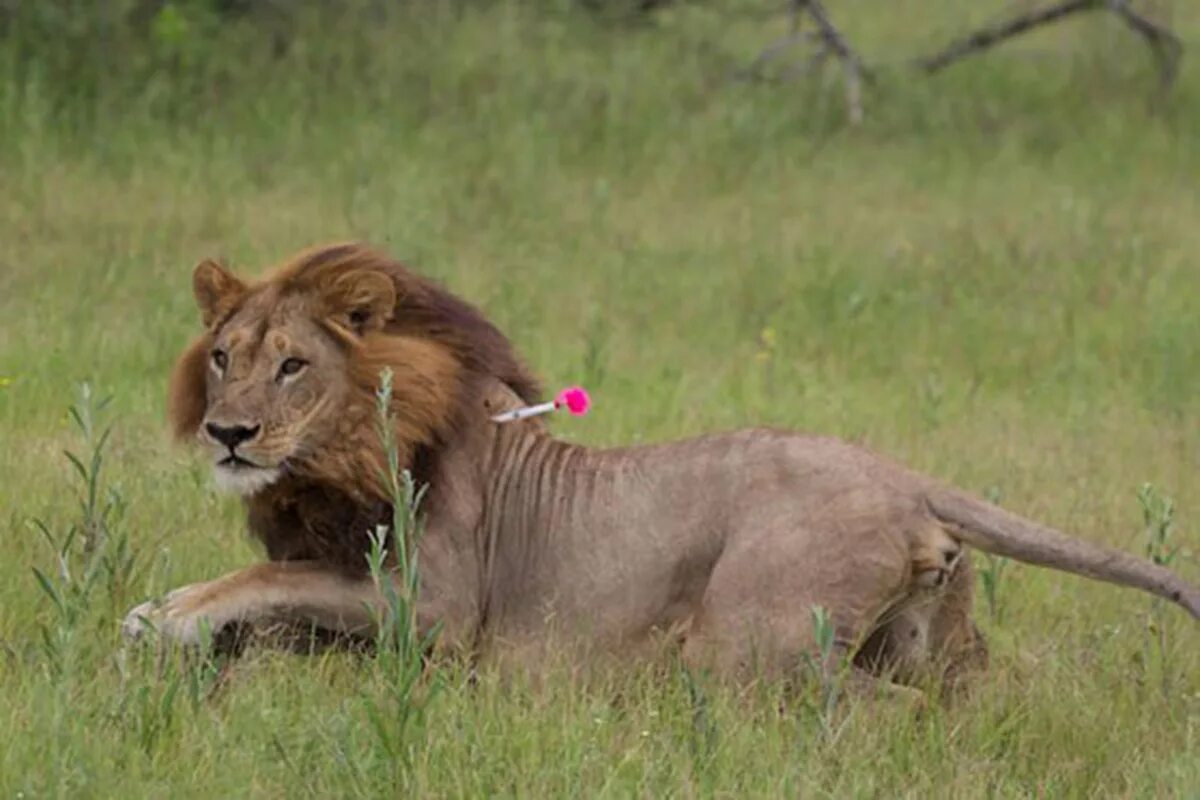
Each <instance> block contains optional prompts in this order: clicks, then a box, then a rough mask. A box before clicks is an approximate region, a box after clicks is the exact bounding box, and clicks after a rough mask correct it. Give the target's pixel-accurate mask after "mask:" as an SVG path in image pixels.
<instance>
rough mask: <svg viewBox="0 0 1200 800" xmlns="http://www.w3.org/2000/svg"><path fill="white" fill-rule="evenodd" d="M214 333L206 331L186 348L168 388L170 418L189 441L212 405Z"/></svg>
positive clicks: (180, 436) (179, 434)
mask: <svg viewBox="0 0 1200 800" xmlns="http://www.w3.org/2000/svg"><path fill="white" fill-rule="evenodd" d="M211 349H212V336H211V335H210V334H207V333H206V334H204V335H202V336H201V337H200V338H198V339H196V340H195V341H194V342H192V343H191V344H190V345H188V348H187V349H186V350H184V351H183V354H182V355H181V356H180V357H179V360H178V361H176V362H175V367H174V368H173V369H172V370H171V382H170V384H169V388H168V389H167V419H168V420H170V423H171V431H172V432H173V433H174V434H175V438H176V439H179V440H181V441H187V440H189V439H191V438H192V437H193V436H195V435H196V431H197V430H198V429H199V428H200V423H201V422H203V421H204V413H205V411H207V408H208V396H207V392H206V389H205V387H206V384H205V381H206V380H207V375H208V358H209V356H208V354H209V351H210V350H211Z"/></svg>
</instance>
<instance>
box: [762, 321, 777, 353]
mask: <svg viewBox="0 0 1200 800" xmlns="http://www.w3.org/2000/svg"><path fill="white" fill-rule="evenodd" d="M758 339H759V341H760V342H762V346H763V347H764V348H766V349H767V350H774V349H775V329H774V328H772V327H769V326H768V327H766V328H763V329H762V333H760V334H759V335H758Z"/></svg>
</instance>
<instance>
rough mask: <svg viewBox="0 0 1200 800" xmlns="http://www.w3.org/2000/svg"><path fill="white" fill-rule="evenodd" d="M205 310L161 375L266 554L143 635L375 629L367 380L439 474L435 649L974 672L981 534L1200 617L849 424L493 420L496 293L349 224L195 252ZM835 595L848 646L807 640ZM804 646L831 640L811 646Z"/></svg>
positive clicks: (1120, 566)
mask: <svg viewBox="0 0 1200 800" xmlns="http://www.w3.org/2000/svg"><path fill="white" fill-rule="evenodd" d="M193 290H194V294H195V298H196V302H197V304H198V306H199V309H200V316H201V320H202V322H203V327H204V330H203V333H201V334H200V335H199V336H198V338H196V339H195V341H193V342H192V343H191V344H190V345H189V346H188V347H187V348H186V350H185V351H184V352H183V354H182V356H181V357H180V358H179V361H178V363H177V364H176V365H175V367H174V370H173V373H172V375H171V379H170V389H169V403H168V405H169V419H170V422H171V425H172V427H173V430H174V433H175V435H176V436H177V437H179V438H180V439H183V440H188V441H197V442H199V443H200V444H201V445H202V446H203V447H204V449H205V450H207V453H208V455H209V457H210V458H211V460H212V467H213V472H214V475H215V480H216V483H217V484H218V485H219V486H220V487H223V488H225V489H227V490H230V491H232V492H236V493H238V494H240V495H241V496H242V498H243V500H244V503H245V507H246V514H247V520H248V527H249V530H250V531H251V533H252V534H253V535H254V536H255V537H257V539H259V540H260V541H261V542H262V544H263V545H264V547H265V550H266V555H267V558H268V560H267V562H265V563H261V564H257V565H254V566H250V567H247V568H245V569H242V570H240V571H236V572H233V573H230V574H228V575H225V576H224V577H220V578H217V579H216V580H213V581H209V582H204V583H197V584H193V585H189V586H184V587H182V588H179V589H176V590H174V591H172V592H170V593H169V594H168V595H167V596H166V597H165V598H163V599H162V600H161V601H151V602H147V603H143V604H142V605H139V606H138V607H137V608H135V609H133V610H132V611H131V612H130V613H129V614H128V616H127V617H126V618H125V620H124V622H123V626H122V627H123V631H124V633H125V634H126V636H129V637H133V638H137V637H139V636H142V635H143V634H145V633H147V632H149V631H154V632H156V633H157V635H158V636H159V637H161V638H162V639H163V640H167V641H173V642H178V643H182V644H185V645H195V644H197V643H198V642H199V641H200V639H201V635H202V634H201V631H202V630H203V629H207V630H210V631H221V630H224V629H227V628H229V627H231V626H249V627H250V628H252V629H253V628H260V627H262V628H265V627H268V626H271V625H277V624H282V625H297V626H311V628H312V629H314V630H321V631H326V632H332V633H334V634H338V635H345V636H349V637H354V636H359V637H370V635H371V634H372V627H373V625H374V620H376V619H378V615H377V614H376V613H374V612H375V611H377V610H378V609H379V608H380V607H381V605H380V604H381V603H382V602H383V601H382V599H381V592H380V591H379V588H378V587H377V585H376V583H375V582H373V580H372V579H371V577H370V575H369V574H368V570H367V562H366V558H365V554H366V553H367V551H368V549H369V547H370V538H369V535H370V532H371V531H372V530H374V529H375V527H376V526H378V525H386V524H388V523H389V522H390V520H391V518H392V510H393V509H392V506H391V497H390V495H389V493H388V491H387V489H386V488H385V486H384V482H383V481H382V480H381V478H380V475H381V469H382V468H383V465H384V464H385V456H384V452H383V447H382V445H381V443H380V437H379V435H378V433H379V431H378V425H377V422H376V419H377V409H376V402H377V401H376V393H377V388H378V386H379V381H380V375H381V371H382V370H384V369H385V368H386V369H390V370H391V372H392V374H393V376H394V377H393V386H394V390H393V393H392V395H391V400H390V404H391V405H390V412H391V418H392V420H393V423H392V428H393V433H394V435H395V441H396V443H397V447H398V448H399V450H400V461H401V465H402V466H403V467H405V468H407V469H409V470H411V472H412V474H413V476H414V478H415V480H416V481H417V482H418V483H419V484H420V485H422V486H425V487H426V488H427V492H426V494H425V497H424V501H423V504H422V507H421V509H422V510H421V513H422V519H423V533H422V536H421V538H420V540H419V557H420V566H421V569H420V575H419V588H418V592H417V597H416V598H415V604H416V609H417V619H418V624H419V626H420V627H421V629H422V630H423V631H428V630H431V629H432V628H433V626H434V625H435V624H436V625H439V628H438V630H439V633H438V637H437V645H436V646H437V647H439V648H445V649H449V650H452V651H456V652H462V653H468V654H474V655H476V656H478V655H485V654H487V653H488V652H492V651H497V652H499V651H501V650H503V649H504V646H505V645H507V646H509V647H511V648H515V649H516V650H517V651H524V650H525V648H529V647H532V648H535V649H536V648H538V647H540V646H542V645H544V644H545V643H547V642H549V641H551V640H552V639H555V638H559V639H562V638H563V637H564V636H565V637H566V639H573V640H577V641H579V642H581V643H585V644H587V645H588V646H589V647H592V648H596V649H597V650H601V649H602V650H605V651H608V652H615V653H623V652H624V653H627V652H630V651H631V650H632V649H633V648H635V647H636V646H638V645H639V644H640V643H644V642H647V641H650V640H651V639H653V638H654V637H656V636H660V635H661V634H663V632H667V633H668V634H669V636H668V638H671V640H672V641H673V642H677V644H678V648H679V650H678V651H677V652H678V653H679V656H680V657H681V658H682V659H683V661H684V663H685V664H687V665H688V666H694V667H697V668H703V669H708V670H711V671H713V672H716V673H717V674H720V675H727V676H731V677H733V678H734V679H740V678H743V677H744V676H751V675H753V676H761V675H793V674H795V673H796V672H797V668H798V666H799V665H800V664H801V663H807V664H812V663H816V662H817V661H820V663H821V664H824V665H826V666H830V667H833V666H836V667H838V668H843V667H844V668H846V669H847V670H850V671H851V672H852V673H853V674H855V675H861V676H865V677H866V678H867V679H868V680H869V681H876V682H878V681H879V680H880V679H881V678H882V679H885V680H886V681H887V682H888V683H890V684H892V685H903V684H910V685H911V684H913V683H915V682H916V681H917V680H918V679H919V678H920V677H921V676H925V675H928V674H930V672H931V671H933V673H934V674H935V675H936V676H940V677H941V678H944V679H947V680H951V679H953V678H954V677H955V676H957V675H959V674H963V673H967V672H974V671H977V670H979V669H983V668H984V667H985V666H986V664H987V646H986V643H985V642H984V641H983V639H982V637H981V635H980V634H979V631H978V630H977V628H976V626H975V624H974V622H973V621H972V611H971V607H972V597H973V577H972V570H971V564H970V560H969V558H968V548H975V549H979V550H982V551H985V552H988V553H993V554H996V555H999V556H1007V557H1010V558H1013V559H1017V560H1020V561H1023V562H1026V563H1029V564H1035V565H1040V566H1044V567H1051V568H1054V569H1057V570H1062V571H1065V572H1070V573H1075V574H1077V575H1083V576H1086V577H1089V578H1094V579H1097V580H1102V581H1109V582H1112V583H1115V584H1119V585H1123V586H1129V587H1134V588H1138V589H1142V590H1144V591H1146V592H1149V593H1151V594H1154V595H1157V596H1159V597H1163V598H1167V599H1169V600H1171V601H1173V602H1175V603H1178V604H1179V605H1181V606H1183V607H1184V608H1185V609H1186V610H1187V611H1188V612H1190V613H1191V615H1192V616H1193V617H1200V591H1197V589H1196V588H1195V587H1194V586H1191V585H1189V584H1188V583H1186V582H1184V581H1183V580H1182V579H1180V578H1179V577H1178V576H1177V575H1176V574H1174V573H1173V572H1172V571H1170V570H1168V569H1167V568H1165V567H1163V566H1159V565H1156V564H1153V563H1150V562H1148V561H1144V560H1142V559H1139V558H1136V557H1133V556H1131V555H1127V554H1125V553H1122V552H1118V551H1116V550H1112V549H1109V548H1107V547H1103V546H1100V545H1097V544H1093V543H1089V542H1086V541H1083V540H1080V539H1077V538H1073V537H1070V536H1068V535H1066V534H1064V533H1061V532H1059V531H1057V530H1053V529H1051V528H1049V527H1045V526H1043V525H1040V524H1037V523H1035V522H1032V521H1030V520H1027V519H1024V518H1022V517H1020V516H1017V515H1016V514H1013V513H1010V512H1008V511H1005V510H1002V509H1000V508H998V507H996V506H994V505H992V504H990V503H987V502H985V501H983V500H981V499H979V498H977V497H975V496H973V495H971V494H969V493H966V492H962V491H959V490H957V489H954V488H950V487H948V486H945V485H943V484H941V483H939V482H937V481H936V480H934V479H933V478H930V477H927V476H925V475H922V474H919V473H917V472H914V471H911V470H909V469H907V468H905V467H903V466H900V465H898V464H896V463H893V462H891V461H889V460H887V459H886V458H884V457H882V456H880V455H877V454H875V453H874V452H872V451H870V450H868V449H867V448H865V447H862V446H859V445H855V444H851V443H848V442H845V441H841V440H838V439H836V438H830V437H825V436H814V435H807V434H802V433H797V432H791V431H785V430H777V429H752V430H742V431H736V432H731V433H721V434H713V435H706V436H701V437H699V438H695V439H691V440H688V441H680V442H671V443H665V444H654V445H645V446H637V447H629V448H616V449H592V448H588V447H584V446H580V445H576V444H571V443H567V442H564V441H561V440H558V439H555V438H554V437H553V436H552V435H551V434H550V433H549V431H548V430H547V428H546V426H545V424H544V422H542V421H540V420H539V419H537V418H530V419H526V420H523V421H519V422H513V423H506V424H498V423H496V422H494V421H493V420H492V416H493V415H495V414H497V413H499V412H502V411H505V410H509V409H512V408H516V407H520V406H522V405H525V404H529V403H534V402H536V401H538V399H539V398H540V396H541V388H540V386H539V383H538V381H537V379H536V378H535V377H533V375H532V374H531V373H530V371H529V369H528V368H527V367H526V366H525V364H524V363H523V362H522V360H521V359H520V358H519V357H518V355H517V354H516V353H515V352H514V348H513V347H512V345H511V344H510V343H509V341H508V339H506V338H505V336H504V335H503V334H502V333H501V332H500V331H499V330H498V329H497V328H496V327H495V326H494V325H493V324H492V323H490V322H489V321H488V320H487V319H486V318H485V317H484V316H483V314H482V313H481V312H480V311H478V310H477V309H476V308H475V307H473V306H472V305H470V304H468V303H467V302H465V301H463V300H461V299H459V298H458V297H456V296H455V295H453V294H451V293H450V292H449V291H447V290H446V289H444V288H442V287H441V286H439V285H437V284H435V283H434V282H432V281H431V280H428V279H426V278H423V277H421V276H419V275H417V274H415V273H414V272H412V271H410V270H409V269H407V268H406V267H404V266H403V265H401V264H400V263H398V262H397V261H395V260H392V259H391V258H389V257H388V256H386V255H384V254H382V253H380V252H378V251H376V250H374V249H371V248H370V247H368V246H366V245H362V244H357V243H339V244H331V245H326V246H321V247H317V248H315V249H310V250H306V251H304V252H301V253H299V254H298V255H295V256H294V257H292V258H290V259H289V260H287V261H286V262H285V263H284V264H283V265H282V266H280V267H279V268H277V269H276V270H275V271H274V272H273V273H271V274H270V275H269V276H268V277H266V278H264V279H262V280H259V281H257V282H247V281H244V280H242V279H240V278H238V277H235V276H234V275H233V274H232V273H231V272H229V271H228V270H227V269H226V268H225V267H223V266H221V265H219V264H217V263H215V262H213V261H204V262H202V263H200V264H199V265H198V266H197V267H196V268H195V271H194V275H193ZM817 607H820V608H822V609H824V610H825V612H826V614H827V617H826V619H827V620H828V623H827V624H829V625H831V626H832V632H833V642H834V644H833V647H832V652H828V650H829V648H828V646H826V647H825V648H824V650H825V651H826V652H819V651H818V644H817V640H816V638H815V637H816V634H817V632H816V630H815V627H814V626H815V625H817V624H818V622H817V620H818V617H817V616H815V615H814V613H813V611H814V609H816V608H817ZM814 659H815V660H814Z"/></svg>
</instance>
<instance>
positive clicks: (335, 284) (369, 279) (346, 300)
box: [321, 269, 396, 336]
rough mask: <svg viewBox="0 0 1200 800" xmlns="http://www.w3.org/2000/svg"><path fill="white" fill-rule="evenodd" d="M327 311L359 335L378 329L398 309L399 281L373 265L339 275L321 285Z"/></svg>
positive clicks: (335, 320)
mask: <svg viewBox="0 0 1200 800" xmlns="http://www.w3.org/2000/svg"><path fill="white" fill-rule="evenodd" d="M321 299H322V301H323V304H324V307H325V313H326V314H327V315H328V316H329V317H331V318H332V320H333V321H334V322H336V323H337V324H339V325H342V326H345V327H347V328H350V329H351V330H353V331H354V332H356V333H358V334H359V335H360V336H361V335H362V334H364V333H366V332H367V331H371V330H379V329H381V328H383V326H384V325H386V324H387V321H388V320H390V319H391V318H392V314H393V313H394V312H395V309H396V285H395V284H394V283H393V282H392V279H391V277H389V276H388V275H386V274H384V273H382V272H376V271H375V270H370V269H352V270H349V271H347V272H343V273H341V274H340V275H337V276H336V277H334V278H333V279H332V280H330V281H329V283H328V284H327V285H326V286H325V287H324V288H323V289H322V293H321Z"/></svg>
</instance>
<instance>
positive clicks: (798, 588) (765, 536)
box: [683, 529, 911, 686]
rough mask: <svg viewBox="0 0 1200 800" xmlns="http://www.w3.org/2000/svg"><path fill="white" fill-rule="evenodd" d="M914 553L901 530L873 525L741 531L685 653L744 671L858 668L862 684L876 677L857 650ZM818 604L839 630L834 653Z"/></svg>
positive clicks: (740, 674) (724, 671)
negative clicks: (819, 623) (861, 666)
mask: <svg viewBox="0 0 1200 800" xmlns="http://www.w3.org/2000/svg"><path fill="white" fill-rule="evenodd" d="M856 540H857V541H856ZM908 557H909V556H908V547H907V543H906V541H905V540H904V539H903V538H902V537H900V536H890V535H887V534H884V535H882V536H877V535H873V534H871V533H870V532H867V531H864V532H862V533H861V534H856V533H855V532H854V531H849V532H847V531H845V530H839V531H837V532H836V533H834V534H832V535H822V533H821V532H818V531H805V530H802V531H796V530H794V529H793V530H790V531H788V532H786V533H784V534H777V535H772V534H771V533H770V532H767V531H762V532H759V533H758V535H756V536H754V537H752V538H747V539H746V540H743V541H736V540H735V541H734V542H732V543H731V544H730V545H729V546H728V547H727V548H726V551H725V552H724V553H723V554H722V556H721V558H720V559H719V560H718V562H717V564H716V566H715V567H714V569H713V573H712V576H711V579H710V581H709V584H708V586H707V588H706V590H705V593H704V596H703V599H702V601H701V606H700V609H699V611H698V613H697V614H696V617H695V622H694V624H693V626H692V629H691V631H690V632H689V634H688V637H687V640H686V641H685V643H684V648H683V656H684V659H685V661H686V662H687V663H688V665H689V666H692V667H700V668H706V669H709V670H712V671H714V672H716V673H718V674H721V675H727V676H731V677H734V678H736V679H738V680H748V679H751V680H752V679H755V678H758V677H766V678H787V679H791V678H794V677H797V676H801V675H803V674H804V673H805V672H808V671H810V667H812V666H816V667H817V668H819V669H821V670H823V671H825V672H826V673H829V674H832V673H834V672H837V671H839V670H842V669H843V668H846V669H850V670H851V673H852V675H851V677H852V680H851V682H852V683H853V684H854V685H856V686H870V685H873V683H874V681H872V680H870V678H869V676H868V674H867V673H866V672H863V671H861V670H857V669H856V668H855V666H854V665H853V663H852V660H851V656H852V654H853V653H854V652H855V651H856V650H857V649H858V646H859V645H860V644H861V642H862V641H863V640H864V639H865V638H866V636H867V634H869V633H870V631H871V630H873V629H874V627H875V623H876V619H877V618H878V615H879V614H880V612H881V611H882V610H884V609H886V608H887V607H889V606H890V605H891V604H892V601H893V598H894V597H895V596H897V595H898V594H901V593H902V592H903V591H904V589H905V587H906V585H907V584H908V582H909V581H910V579H911V578H910V576H911V570H910V567H909V562H908ZM818 608H820V609H823V611H824V614H825V615H827V618H828V620H829V622H830V624H831V626H832V629H833V631H832V632H833V647H832V648H831V650H830V651H827V652H825V653H822V652H821V646H820V644H819V642H818V639H817V632H816V629H815V624H816V622H815V620H816V619H817V612H816V609H818ZM859 673H861V674H859Z"/></svg>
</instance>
